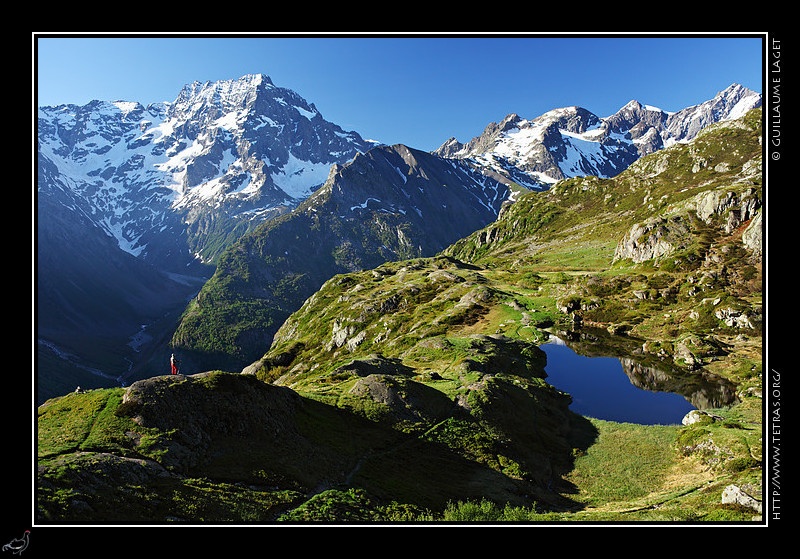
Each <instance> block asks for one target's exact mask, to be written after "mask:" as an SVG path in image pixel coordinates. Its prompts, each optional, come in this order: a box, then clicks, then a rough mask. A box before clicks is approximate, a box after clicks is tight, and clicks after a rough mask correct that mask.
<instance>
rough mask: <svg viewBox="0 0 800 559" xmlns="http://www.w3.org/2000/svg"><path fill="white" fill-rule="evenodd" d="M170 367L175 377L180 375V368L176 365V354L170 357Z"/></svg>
mask: <svg viewBox="0 0 800 559" xmlns="http://www.w3.org/2000/svg"><path fill="white" fill-rule="evenodd" d="M169 367H170V370H171V372H172V374H173V375H177V374H178V366H177V365H175V354H174V353H173V354H172V355H170V357H169Z"/></svg>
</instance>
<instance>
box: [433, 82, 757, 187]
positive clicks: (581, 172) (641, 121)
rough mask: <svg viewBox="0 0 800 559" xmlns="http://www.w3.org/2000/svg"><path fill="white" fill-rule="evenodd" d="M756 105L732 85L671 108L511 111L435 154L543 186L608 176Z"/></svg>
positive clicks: (751, 96) (753, 98)
mask: <svg viewBox="0 0 800 559" xmlns="http://www.w3.org/2000/svg"><path fill="white" fill-rule="evenodd" d="M760 106H761V95H760V94H759V93H756V92H754V91H751V90H749V89H747V88H745V87H743V86H741V85H738V84H733V85H731V86H730V87H728V88H727V89H725V90H724V91H721V92H719V93H717V95H716V96H715V97H714V98H713V99H710V100H708V101H705V102H703V103H700V104H698V105H694V106H692V107H687V108H685V109H682V110H680V111H678V112H675V113H668V112H666V111H663V110H661V109H659V108H656V107H651V106H648V105H643V104H641V103H639V102H638V101H635V100H633V101H630V102H629V103H627V104H626V105H625V106H624V107H622V108H621V109H620V110H619V111H617V112H616V113H614V114H613V115H611V116H609V117H605V118H599V117H597V116H596V115H594V114H593V113H591V112H589V111H588V110H586V109H583V108H581V107H564V108H559V109H554V110H552V111H548V112H546V113H545V114H543V115H541V116H539V117H536V118H534V119H531V120H528V119H524V118H521V117H520V116H519V115H517V114H514V113H511V114H509V115H508V116H506V117H505V118H504V119H503V120H502V121H501V122H500V123H494V122H493V123H491V124H489V125H488V126H487V127H486V128H485V129H484V131H483V133H482V134H481V135H480V136H477V137H475V138H473V139H472V140H470V141H469V142H467V143H466V144H462V143H460V142H458V140H456V139H455V138H450V139H448V140H447V141H446V142H445V143H444V144H442V145H441V146H440V147H439V148H438V149H437V150H436V151H435V153H437V154H438V155H441V156H444V157H453V158H459V159H464V158H470V159H473V160H474V161H475V162H476V163H477V164H479V165H481V166H483V167H485V168H487V169H493V170H495V171H496V172H498V173H500V174H503V175H505V176H506V177H508V179H510V180H513V181H515V182H517V183H519V184H521V185H523V186H526V187H528V188H534V189H543V188H546V187H547V186H548V185H550V184H552V183H554V182H556V181H559V180H562V179H566V178H572V177H577V176H587V175H593V176H597V177H601V178H609V177H613V176H616V175H618V174H619V173H620V172H622V171H624V170H625V169H626V168H627V167H628V166H629V165H630V164H631V163H633V162H634V161H635V160H637V159H638V158H639V157H641V156H643V155H647V154H649V153H653V152H654V151H656V150H659V149H662V148H664V147H667V146H670V145H672V144H675V143H678V142H687V141H689V140H691V139H692V138H694V137H695V136H696V135H697V133H698V132H699V131H700V130H702V129H703V128H705V127H706V126H708V125H710V124H713V123H715V122H720V121H724V120H732V119H735V118H739V117H741V116H742V115H744V114H745V113H746V112H747V111H748V110H750V109H753V108H757V107H760Z"/></svg>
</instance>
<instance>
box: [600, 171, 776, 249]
mask: <svg viewBox="0 0 800 559" xmlns="http://www.w3.org/2000/svg"><path fill="white" fill-rule="evenodd" d="M761 205H762V204H761V200H760V198H759V197H758V194H757V192H756V189H755V188H752V187H745V188H740V189H732V188H730V187H727V186H726V187H722V188H717V189H714V190H709V191H706V192H702V193H700V194H698V195H696V196H694V197H692V198H690V199H689V200H687V201H686V202H683V203H681V204H679V205H677V206H676V207H673V208H672V210H671V212H670V213H668V214H666V215H663V216H658V217H654V218H652V219H650V220H648V221H645V222H642V223H636V224H634V225H633V226H632V227H631V228H630V229H629V230H628V232H627V233H626V234H625V235H624V236H623V237H622V239H620V241H619V243H617V247H616V249H615V251H614V260H621V259H626V258H628V259H631V260H632V261H633V262H636V263H641V262H644V261H645V260H651V259H652V260H658V259H659V258H662V257H664V256H667V255H669V254H672V253H673V252H675V251H677V250H680V249H683V248H686V247H688V246H690V245H691V243H692V241H693V236H694V232H695V227H693V225H692V217H691V216H692V215H695V216H696V217H697V218H698V219H699V220H700V221H702V222H703V223H705V224H706V225H709V226H712V227H715V228H717V229H718V230H719V231H720V232H722V233H724V234H726V235H730V234H732V233H734V232H735V231H736V230H737V229H738V228H740V227H742V226H745V225H746V226H747V229H745V231H744V232H743V234H742V241H743V244H744V246H745V248H746V249H748V250H749V251H751V253H752V256H753V258H754V259H760V258H761V244H762V233H761V211H760V210H761Z"/></svg>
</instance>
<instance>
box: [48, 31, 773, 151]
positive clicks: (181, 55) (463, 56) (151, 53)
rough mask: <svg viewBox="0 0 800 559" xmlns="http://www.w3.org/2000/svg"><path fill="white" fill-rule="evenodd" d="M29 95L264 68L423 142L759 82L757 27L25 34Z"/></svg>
mask: <svg viewBox="0 0 800 559" xmlns="http://www.w3.org/2000/svg"><path fill="white" fill-rule="evenodd" d="M34 42H35V45H34V46H35V49H36V51H35V54H36V60H35V66H34V69H33V71H34V78H35V80H36V81H35V85H36V86H37V92H36V94H37V99H36V102H37V104H38V105H58V104H62V103H74V104H85V103H87V102H89V101H91V100H93V99H101V100H107V101H114V100H125V101H138V102H140V103H142V104H145V105H146V104H148V103H152V102H156V101H173V100H174V99H175V98H176V97H177V95H178V92H179V91H180V89H181V88H182V87H183V85H184V84H186V83H190V82H193V81H201V82H202V81H216V80H225V79H235V78H238V77H241V76H242V75H244V74H254V73H263V74H267V75H269V76H270V77H271V79H272V81H273V83H274V84H275V85H277V86H280V87H286V88H289V89H292V90H294V91H296V92H297V93H299V94H300V95H301V96H303V97H304V98H305V99H306V100H308V101H309V102H311V103H314V104H315V105H316V107H317V109H318V110H319V111H320V112H321V113H322V115H323V116H324V117H325V118H326V119H327V120H329V121H332V122H335V123H336V124H338V125H339V126H341V127H342V128H344V129H346V130H355V131H357V132H358V133H359V134H361V135H362V136H364V137H365V138H370V139H375V140H379V141H382V142H386V143H389V144H393V143H404V144H407V145H409V146H411V147H415V148H418V149H424V150H432V149H435V148H437V147H438V146H439V145H441V144H442V143H443V142H444V141H445V140H447V139H448V138H449V137H450V136H454V137H456V138H457V139H458V140H459V141H462V142H466V141H468V140H470V139H471V138H472V137H474V136H477V135H479V134H480V133H481V132H482V131H483V129H484V128H485V127H486V125H487V124H489V123H490V122H498V121H500V120H502V119H503V118H504V117H505V116H506V115H507V114H509V113H512V112H514V113H517V114H519V115H520V116H522V117H524V118H535V117H537V116H539V115H540V114H542V113H544V112H546V111H548V110H550V109H554V108H558V107H564V106H569V105H578V106H581V107H584V108H585V109H588V110H589V111H591V112H593V113H595V114H596V115H598V116H600V117H603V116H608V115H610V114H613V113H614V112H616V111H617V110H618V109H619V108H620V107H622V106H623V105H625V104H626V103H627V102H628V101H630V100H631V99H636V100H637V101H640V102H641V103H644V104H649V105H655V106H657V107H660V108H662V109H664V110H667V111H675V110H679V109H681V108H684V107H686V106H690V105H694V104H697V103H701V102H703V101H705V100H707V99H710V98H712V97H713V96H714V95H715V94H716V93H717V92H718V91H720V90H722V89H725V88H726V87H728V86H729V85H731V84H732V83H734V82H736V83H740V84H742V85H744V86H745V87H749V88H750V89H753V90H755V91H758V92H761V93H763V91H762V65H763V60H764V57H763V54H762V50H761V49H762V39H761V37H757V36H750V37H747V36H745V37H726V36H723V35H706V36H685V37H667V36H656V37H649V36H635V35H632V36H625V37H613V36H603V35H594V36H586V37H577V36H571V37H559V36H546V35H544V36H536V37H532V36H513V37H508V36H502V37H501V36H497V35H481V36H477V37H475V36H472V37H458V36H452V35H438V36H427V37H408V36H403V37H395V36H381V37H366V36H357V37H352V36H351V37H343V36H337V37H271V36H249V37H234V36H229V35H218V36H213V37H191V36H157V37H141V36H131V37H103V36H89V37H85V36H62V37H48V36H35V37H34Z"/></svg>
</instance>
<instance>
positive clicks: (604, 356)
mask: <svg viewBox="0 0 800 559" xmlns="http://www.w3.org/2000/svg"><path fill="white" fill-rule="evenodd" d="M540 347H541V349H542V350H543V351H544V352H545V353H546V354H547V367H546V369H545V370H546V372H547V379H546V380H547V382H548V383H549V384H551V385H553V386H554V387H556V388H558V389H559V390H562V391H563V392H567V393H568V394H570V395H571V396H572V400H573V402H572V404H571V406H570V408H571V409H572V411H574V412H576V413H578V414H580V415H583V416H586V417H592V418H596V419H604V420H608V421H617V422H626V423H637V424H642V425H674V424H680V423H681V420H682V419H683V417H684V416H685V415H686V414H687V413H688V412H690V411H691V410H694V409H711V408H719V407H723V406H727V405H730V404H732V403H734V402H735V401H736V396H735V389H734V387H733V385H731V384H730V383H728V382H727V381H725V380H724V379H721V378H719V377H716V376H714V375H710V374H708V373H706V372H704V371H702V370H700V371H693V372H691V373H689V372H687V371H684V370H681V369H679V368H677V367H675V366H673V365H671V364H670V363H665V362H660V360H658V359H653V358H649V359H648V358H647V356H643V355H642V354H641V351H640V349H639V348H641V342H639V343H638V344H637V343H633V341H632V340H629V339H624V338H623V337H620V336H608V335H604V334H603V333H602V331H581V332H579V333H576V332H560V333H558V334H551V337H550V340H549V341H548V342H547V343H545V344H542V345H541V346H540Z"/></svg>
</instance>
